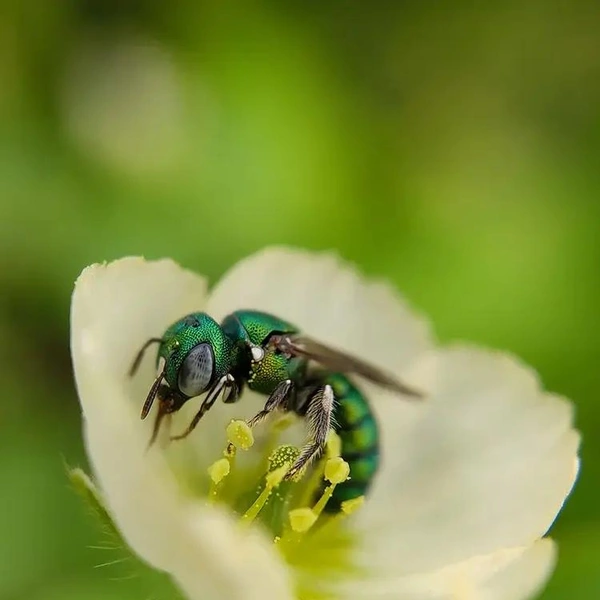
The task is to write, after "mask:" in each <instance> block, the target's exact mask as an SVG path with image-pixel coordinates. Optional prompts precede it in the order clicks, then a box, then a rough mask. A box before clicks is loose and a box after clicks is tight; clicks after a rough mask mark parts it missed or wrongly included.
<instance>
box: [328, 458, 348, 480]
mask: <svg viewBox="0 0 600 600" xmlns="http://www.w3.org/2000/svg"><path fill="white" fill-rule="evenodd" d="M349 475H350V465H349V464H348V463H347V462H346V461H345V460H344V459H343V458H341V457H340V456H336V457H335V458H330V459H329V460H328V461H327V462H326V463H325V479H327V481H330V482H331V483H335V484H338V483H342V482H344V481H346V479H348V476H349Z"/></svg>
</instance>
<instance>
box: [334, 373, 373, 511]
mask: <svg viewBox="0 0 600 600" xmlns="http://www.w3.org/2000/svg"><path fill="white" fill-rule="evenodd" d="M326 383H328V384H329V385H331V387H332V388H333V392H334V394H335V399H336V407H335V411H334V417H335V422H336V424H337V425H336V431H337V434H338V435H339V436H340V438H341V441H342V452H341V454H342V458H343V459H344V460H345V461H346V462H347V463H348V464H349V465H350V479H348V480H347V481H345V482H344V483H341V484H338V485H337V486H336V488H335V490H334V492H333V496H332V497H331V499H330V500H329V502H328V503H327V506H326V508H325V510H326V511H327V512H337V511H339V510H340V505H341V503H342V502H343V501H344V500H350V499H352V498H357V497H359V496H363V495H365V494H366V493H367V491H368V489H369V487H370V485H371V482H372V480H373V477H374V476H375V473H376V472H377V468H378V467H379V430H378V427H377V422H376V421H375V416H374V415H373V413H372V411H371V407H370V406H369V403H368V401H367V399H366V398H365V397H364V395H363V394H362V393H361V392H360V391H359V390H358V389H357V388H356V387H355V386H354V385H353V384H352V383H351V382H350V380H349V379H348V378H346V377H345V376H344V375H341V374H338V373H336V374H333V375H329V376H328V377H327V378H326Z"/></svg>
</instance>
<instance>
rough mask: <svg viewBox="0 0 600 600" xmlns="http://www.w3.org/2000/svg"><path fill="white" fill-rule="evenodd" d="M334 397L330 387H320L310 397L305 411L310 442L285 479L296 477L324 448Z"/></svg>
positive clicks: (330, 421)
mask: <svg viewBox="0 0 600 600" xmlns="http://www.w3.org/2000/svg"><path fill="white" fill-rule="evenodd" d="M334 403H335V396H334V394H333V389H332V387H331V386H330V385H324V386H323V387H320V388H319V389H318V390H317V391H316V392H315V393H314V394H313V395H312V397H311V399H310V401H309V405H308V410H307V411H306V421H307V424H308V432H309V439H310V442H309V443H307V444H306V445H305V446H304V447H303V448H302V451H301V452H300V456H298V458H297V459H296V462H295V463H294V464H293V465H292V467H291V469H290V470H289V471H288V472H287V473H286V475H285V479H291V478H292V477H294V476H295V475H297V474H298V473H299V472H300V471H301V470H302V469H303V468H304V467H305V466H306V465H308V464H309V463H310V462H311V461H312V460H314V459H315V458H317V457H318V456H319V455H320V454H321V453H322V452H323V449H324V448H325V443H326V442H327V435H328V434H329V430H330V429H331V425H332V420H333V418H332V415H333V407H334Z"/></svg>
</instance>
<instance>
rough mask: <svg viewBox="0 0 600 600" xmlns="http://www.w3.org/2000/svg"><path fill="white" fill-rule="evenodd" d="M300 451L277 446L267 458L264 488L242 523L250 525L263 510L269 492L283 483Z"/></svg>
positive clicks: (289, 447)
mask: <svg viewBox="0 0 600 600" xmlns="http://www.w3.org/2000/svg"><path fill="white" fill-rule="evenodd" d="M299 454H300V450H298V448H296V447H295V446H289V445H285V446H279V448H276V449H275V450H274V451H273V453H272V454H271V456H269V472H268V473H267V475H266V477H265V487H264V489H263V491H262V492H261V493H260V494H259V496H258V498H257V499H256V500H255V501H254V502H253V504H252V506H251V507H250V508H249V509H248V510H247V511H246V512H245V513H244V515H243V516H242V523H252V521H254V519H256V517H257V516H258V514H259V513H260V511H261V510H262V509H263V507H264V506H265V504H266V503H267V500H268V499H269V496H270V495H271V492H272V491H273V490H274V489H275V488H276V487H277V486H278V485H279V484H280V483H281V482H282V481H283V478H284V477H285V474H286V473H287V472H288V471H289V468H290V467H291V466H292V464H293V463H294V461H295V460H296V458H298V455H299Z"/></svg>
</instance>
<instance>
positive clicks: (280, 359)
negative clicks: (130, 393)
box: [130, 310, 420, 511]
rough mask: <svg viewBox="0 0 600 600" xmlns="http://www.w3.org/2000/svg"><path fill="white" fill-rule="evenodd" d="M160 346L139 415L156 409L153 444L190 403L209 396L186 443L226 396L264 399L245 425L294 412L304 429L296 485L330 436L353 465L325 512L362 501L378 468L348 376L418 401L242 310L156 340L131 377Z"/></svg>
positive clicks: (280, 323)
mask: <svg viewBox="0 0 600 600" xmlns="http://www.w3.org/2000/svg"><path fill="white" fill-rule="evenodd" d="M152 343H157V344H159V350H158V359H159V363H162V364H161V366H160V368H159V374H158V376H157V378H156V380H155V381H154V383H153V385H152V387H151V389H150V392H149V393H148V396H147V398H146V401H145V403H144V406H143V409H142V419H144V418H146V416H147V415H148V413H149V411H150V408H151V406H152V403H153V402H154V400H155V399H156V400H157V401H158V413H157V417H156V421H155V425H154V432H153V435H152V439H151V441H150V443H153V442H154V440H155V439H156V435H157V433H158V430H159V427H160V423H161V421H162V419H163V417H164V416H165V415H166V414H169V413H173V412H176V411H178V410H179V409H180V408H181V406H182V405H183V404H184V403H185V402H187V400H189V399H190V398H193V397H196V396H200V395H203V394H205V397H204V400H203V402H202V404H201V406H200V409H199V410H198V412H197V413H196V415H195V417H194V418H193V419H192V421H191V423H190V424H189V426H188V427H187V429H186V430H185V431H184V432H183V433H182V434H181V435H178V436H175V437H173V438H171V439H182V438H184V437H186V436H187V435H189V434H190V433H191V432H192V430H193V429H194V428H195V427H196V425H197V424H198V422H199V421H200V419H201V418H202V416H203V415H204V414H205V413H206V412H207V411H208V410H209V409H210V407H211V406H212V405H213V404H214V403H215V401H216V400H217V399H218V398H219V397H220V396H222V398H223V401H224V402H236V401H237V400H238V399H239V398H240V396H241V393H242V390H243V387H244V386H245V385H247V386H248V388H249V389H251V390H253V391H255V392H258V393H260V394H264V395H265V396H267V400H266V403H265V406H264V408H263V410H261V411H260V412H259V413H258V414H257V415H255V416H254V417H253V418H252V419H250V420H249V421H248V425H249V426H250V427H255V426H256V425H258V424H259V423H260V422H261V421H263V420H264V419H265V418H266V417H268V416H269V415H270V414H271V413H272V412H273V411H276V410H279V411H291V412H294V413H296V414H297V415H299V416H301V417H303V418H304V419H305V421H306V423H307V429H308V440H307V443H306V445H305V446H304V447H303V448H302V451H301V453H300V455H299V457H298V459H297V460H296V462H295V464H294V465H292V467H291V468H290V470H289V471H288V473H287V475H286V478H287V479H290V478H292V477H294V475H296V474H297V473H298V472H299V471H300V470H301V469H302V468H304V467H305V466H306V465H307V464H308V463H309V462H310V461H312V460H313V459H315V458H316V457H318V456H319V455H320V454H321V452H322V451H323V448H324V447H325V443H326V440H327V436H328V434H329V431H330V429H334V430H335V431H336V432H337V434H338V435H339V436H340V438H341V443H342V449H341V455H342V458H344V459H345V460H346V461H347V462H348V463H349V465H350V479H348V480H347V481H346V482H345V483H343V484H340V485H338V486H337V487H336V488H335V491H334V495H333V497H332V498H331V499H330V501H329V503H328V504H327V510H329V511H336V510H338V509H339V506H340V504H341V502H342V501H344V500H349V499H352V498H356V497H359V496H362V495H364V494H365V493H366V491H367V490H368V488H369V486H370V483H371V481H372V479H373V477H374V475H375V473H376V471H377V468H378V465H379V458H380V452H379V433H378V428H377V423H376V420H375V416H374V414H373V411H372V410H371V407H370V406H369V403H368V401H367V399H366V397H365V396H364V395H363V394H362V392H361V391H360V390H359V389H358V388H357V387H356V386H355V385H354V384H353V383H352V381H351V380H350V379H349V378H348V377H347V375H355V376H358V377H361V378H364V379H365V380H367V381H371V382H373V383H376V384H378V385H380V386H382V387H385V388H387V389H390V390H392V391H394V392H397V393H400V394H403V395H405V396H410V397H414V398H418V397H420V394H419V392H417V391H415V390H413V389H411V388H409V387H407V386H406V385H404V384H403V383H401V382H400V381H398V380H397V379H396V378H394V377H393V376H391V375H389V374H387V373H385V372H383V371H382V370H380V369H378V368H376V367H374V366H372V365H370V364H368V363H367V362H364V361H363V360H361V359H358V358H355V357H353V356H350V355H348V354H346V353H344V352H341V351H339V350H335V349H332V348H330V347H328V346H325V345H323V344H321V343H319V342H317V341H315V340H313V339H311V338H308V337H306V336H304V335H302V334H301V333H300V331H299V330H298V329H297V328H296V327H295V326H294V325H292V324H291V323H289V322H287V321H285V320H282V319H280V318H278V317H275V316H273V315H270V314H267V313H264V312H259V311H255V310H238V311H236V312H234V313H232V314H230V315H228V316H227V317H225V319H223V321H222V323H221V324H219V323H217V322H216V321H215V320H214V319H212V318H211V317H210V316H209V315H207V314H206V313H193V314H190V315H187V316H185V317H184V318H182V319H180V320H179V321H177V322H176V323H174V324H173V325H171V326H170V327H169V328H168V329H167V331H165V333H164V334H163V336H162V337H161V338H152V339H150V340H148V341H147V342H146V344H144V346H143V347H142V349H141V350H140V352H139V353H138V355H137V357H136V359H135V361H134V363H133V366H132V368H131V372H130V373H131V374H132V375H133V373H134V372H135V370H136V369H137V367H138V366H139V363H140V362H141V359H142V357H143V354H144V352H145V350H146V349H147V348H148V346H149V345H150V344H152Z"/></svg>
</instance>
